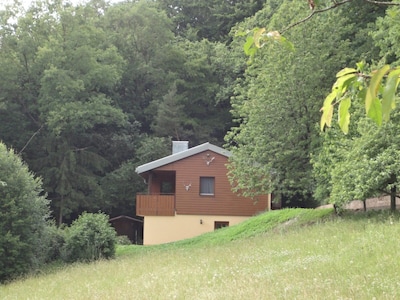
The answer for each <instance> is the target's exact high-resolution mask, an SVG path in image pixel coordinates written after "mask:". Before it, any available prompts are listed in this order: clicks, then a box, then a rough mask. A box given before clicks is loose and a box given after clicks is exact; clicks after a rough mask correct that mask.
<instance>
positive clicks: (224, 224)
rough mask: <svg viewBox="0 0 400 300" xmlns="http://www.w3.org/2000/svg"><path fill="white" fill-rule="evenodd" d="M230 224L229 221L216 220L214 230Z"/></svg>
mask: <svg viewBox="0 0 400 300" xmlns="http://www.w3.org/2000/svg"><path fill="white" fill-rule="evenodd" d="M228 226H229V222H227V221H215V222H214V230H216V229H220V228H224V227H228Z"/></svg>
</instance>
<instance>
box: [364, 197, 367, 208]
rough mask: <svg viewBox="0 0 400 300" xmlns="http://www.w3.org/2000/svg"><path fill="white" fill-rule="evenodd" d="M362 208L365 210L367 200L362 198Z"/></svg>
mask: <svg viewBox="0 0 400 300" xmlns="http://www.w3.org/2000/svg"><path fill="white" fill-rule="evenodd" d="M363 209H364V211H367V200H365V199H364V200H363Z"/></svg>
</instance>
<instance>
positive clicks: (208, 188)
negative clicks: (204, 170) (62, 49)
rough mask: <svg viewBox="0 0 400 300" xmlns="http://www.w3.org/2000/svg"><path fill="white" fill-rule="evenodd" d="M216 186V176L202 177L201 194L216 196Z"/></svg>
mask: <svg viewBox="0 0 400 300" xmlns="http://www.w3.org/2000/svg"><path fill="white" fill-rule="evenodd" d="M214 187H215V178H214V177H200V195H203V196H214Z"/></svg>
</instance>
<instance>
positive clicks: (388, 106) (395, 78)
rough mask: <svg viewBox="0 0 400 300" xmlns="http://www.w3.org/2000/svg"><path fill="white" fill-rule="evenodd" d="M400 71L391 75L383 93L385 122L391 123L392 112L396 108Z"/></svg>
mask: <svg viewBox="0 0 400 300" xmlns="http://www.w3.org/2000/svg"><path fill="white" fill-rule="evenodd" d="M399 74H400V69H397V70H394V71H392V72H390V73H389V75H388V78H387V80H386V85H385V87H384V90H383V93H382V118H383V121H385V122H386V121H389V119H390V112H391V111H392V110H393V109H394V108H395V107H396V101H395V93H396V90H397V87H398V85H399V83H400V78H399Z"/></svg>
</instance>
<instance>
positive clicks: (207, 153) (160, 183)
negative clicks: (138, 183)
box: [136, 141, 271, 245]
mask: <svg viewBox="0 0 400 300" xmlns="http://www.w3.org/2000/svg"><path fill="white" fill-rule="evenodd" d="M172 148H173V151H172V154H171V155H169V156H166V157H164V158H161V159H158V160H155V161H152V162H149V163H147V164H144V165H141V166H139V167H137V168H136V172H137V173H138V174H139V175H140V176H142V177H143V178H144V181H145V182H146V183H147V187H148V191H147V194H145V195H144V194H138V195H137V196H136V214H137V215H138V216H143V217H144V232H143V244H144V245H150V244H161V243H168V242H172V241H177V240H181V239H185V238H190V237H194V236H197V235H200V234H202V233H205V232H209V231H213V230H215V229H218V228H221V227H225V226H231V225H234V224H237V223H239V222H242V221H244V220H246V219H248V218H249V217H251V216H253V215H255V214H258V213H260V212H263V211H265V210H269V209H270V207H271V197H270V195H264V196H260V197H258V199H256V200H255V199H250V198H244V197H240V196H238V195H236V194H234V193H233V192H232V191H231V185H230V183H229V180H228V177H227V168H226V164H227V163H228V158H229V156H230V155H231V153H230V152H229V151H227V150H224V149H222V148H220V147H217V146H215V145H212V144H210V143H205V144H202V145H199V146H196V147H193V148H188V142H186V141H176V142H173V147H172Z"/></svg>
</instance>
